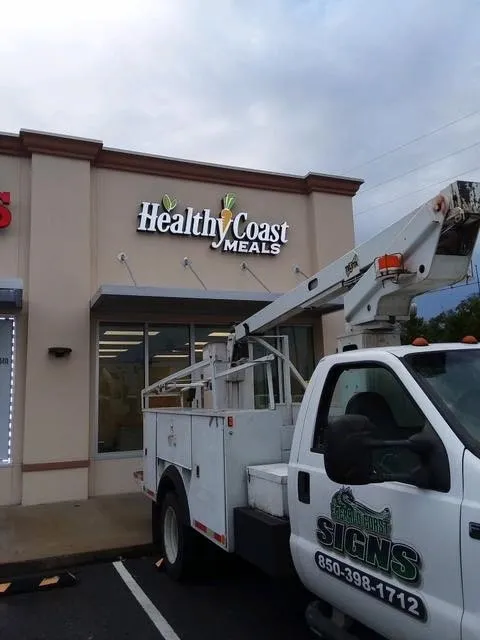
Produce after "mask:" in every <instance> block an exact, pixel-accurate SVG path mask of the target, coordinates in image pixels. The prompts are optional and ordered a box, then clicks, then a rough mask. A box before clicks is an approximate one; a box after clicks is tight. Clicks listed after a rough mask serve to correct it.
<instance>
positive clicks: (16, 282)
mask: <svg viewBox="0 0 480 640" xmlns="http://www.w3.org/2000/svg"><path fill="white" fill-rule="evenodd" d="M22 307H23V282H22V281H21V280H20V279H11V280H2V279H0V313H14V312H16V311H19V310H21V309H22Z"/></svg>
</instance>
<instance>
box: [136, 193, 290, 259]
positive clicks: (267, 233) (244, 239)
mask: <svg viewBox="0 0 480 640" xmlns="http://www.w3.org/2000/svg"><path fill="white" fill-rule="evenodd" d="M235 200H236V195H235V194H234V193H227V194H226V195H225V197H224V198H223V209H222V210H221V211H220V213H219V214H218V216H212V215H211V213H210V209H203V211H197V212H196V213H194V209H193V208H192V207H187V208H186V209H185V211H184V213H175V212H174V211H175V208H176V206H177V201H176V200H175V198H171V197H170V196H168V195H166V194H165V195H164V196H163V198H162V202H161V203H159V202H142V204H141V209H140V213H139V214H138V226H137V231H145V232H148V231H150V232H154V231H157V232H159V233H170V234H172V235H180V236H195V237H200V238H211V239H212V242H211V244H210V247H211V248H212V249H220V250H221V251H223V252H227V251H229V252H231V253H259V254H265V255H278V254H279V253H280V249H281V247H282V245H284V244H286V243H287V230H288V228H289V225H288V223H287V222H283V223H281V224H269V223H268V222H255V221H254V220H251V221H249V220H248V213H247V212H246V211H241V212H239V213H237V214H234V213H233V212H232V209H233V207H234V205H235Z"/></svg>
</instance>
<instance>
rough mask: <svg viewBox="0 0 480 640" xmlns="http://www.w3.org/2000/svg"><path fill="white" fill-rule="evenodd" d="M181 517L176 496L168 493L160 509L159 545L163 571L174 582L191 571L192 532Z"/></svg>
mask: <svg viewBox="0 0 480 640" xmlns="http://www.w3.org/2000/svg"><path fill="white" fill-rule="evenodd" d="M182 516H183V514H182V510H181V507H180V503H179V501H178V498H177V495H176V494H175V493H173V492H171V491H170V492H168V493H167V494H166V495H165V497H164V499H163V501H162V505H161V508H160V532H161V536H160V544H161V548H162V552H163V554H162V555H163V562H164V566H165V571H166V573H167V574H168V575H169V576H170V577H171V578H173V579H174V580H182V579H183V578H185V577H187V576H188V575H190V573H191V571H192V569H193V561H194V539H193V533H194V532H193V531H192V529H191V528H190V525H186V524H184V519H183V517H182Z"/></svg>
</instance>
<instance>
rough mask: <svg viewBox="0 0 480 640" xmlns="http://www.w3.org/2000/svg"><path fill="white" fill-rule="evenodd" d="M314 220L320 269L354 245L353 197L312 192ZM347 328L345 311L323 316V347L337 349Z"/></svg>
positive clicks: (313, 249) (312, 241)
mask: <svg viewBox="0 0 480 640" xmlns="http://www.w3.org/2000/svg"><path fill="white" fill-rule="evenodd" d="M310 206H311V211H312V217H313V220H314V229H313V233H312V234H311V235H310V237H309V239H310V249H311V252H312V255H313V256H314V260H315V263H316V264H317V269H321V268H323V267H325V266H326V265H328V264H329V263H330V262H333V261H334V260H336V259H337V258H340V257H341V256H343V255H344V254H346V253H348V251H350V249H352V248H353V247H354V246H355V230H354V224H353V211H352V199H351V198H350V197H339V196H335V195H329V194H323V193H313V194H312V195H311V201H310ZM343 332H344V317H343V311H341V312H338V313H334V314H329V315H327V316H325V317H324V318H323V349H324V353H325V354H331V353H335V350H336V347H337V344H336V341H337V338H338V337H339V336H341V335H342V334H343Z"/></svg>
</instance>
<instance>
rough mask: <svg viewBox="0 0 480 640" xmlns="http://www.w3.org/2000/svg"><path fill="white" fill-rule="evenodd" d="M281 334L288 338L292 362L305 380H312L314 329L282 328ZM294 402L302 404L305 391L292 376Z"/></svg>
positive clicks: (299, 327)
mask: <svg viewBox="0 0 480 640" xmlns="http://www.w3.org/2000/svg"><path fill="white" fill-rule="evenodd" d="M279 333H280V334H281V335H286V336H288V345H289V349H290V360H291V361H292V363H293V364H294V366H295V367H296V368H297V369H298V372H299V373H300V374H301V376H302V377H303V379H304V380H307V381H308V380H310V378H311V376H312V374H313V371H314V369H315V353H314V344H313V327H311V326H302V325H291V326H284V327H280V329H279ZM291 388H292V399H293V402H301V401H302V398H303V394H304V389H303V387H302V385H301V384H300V383H299V382H298V380H297V379H296V378H295V377H294V376H293V375H292V376H291Z"/></svg>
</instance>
